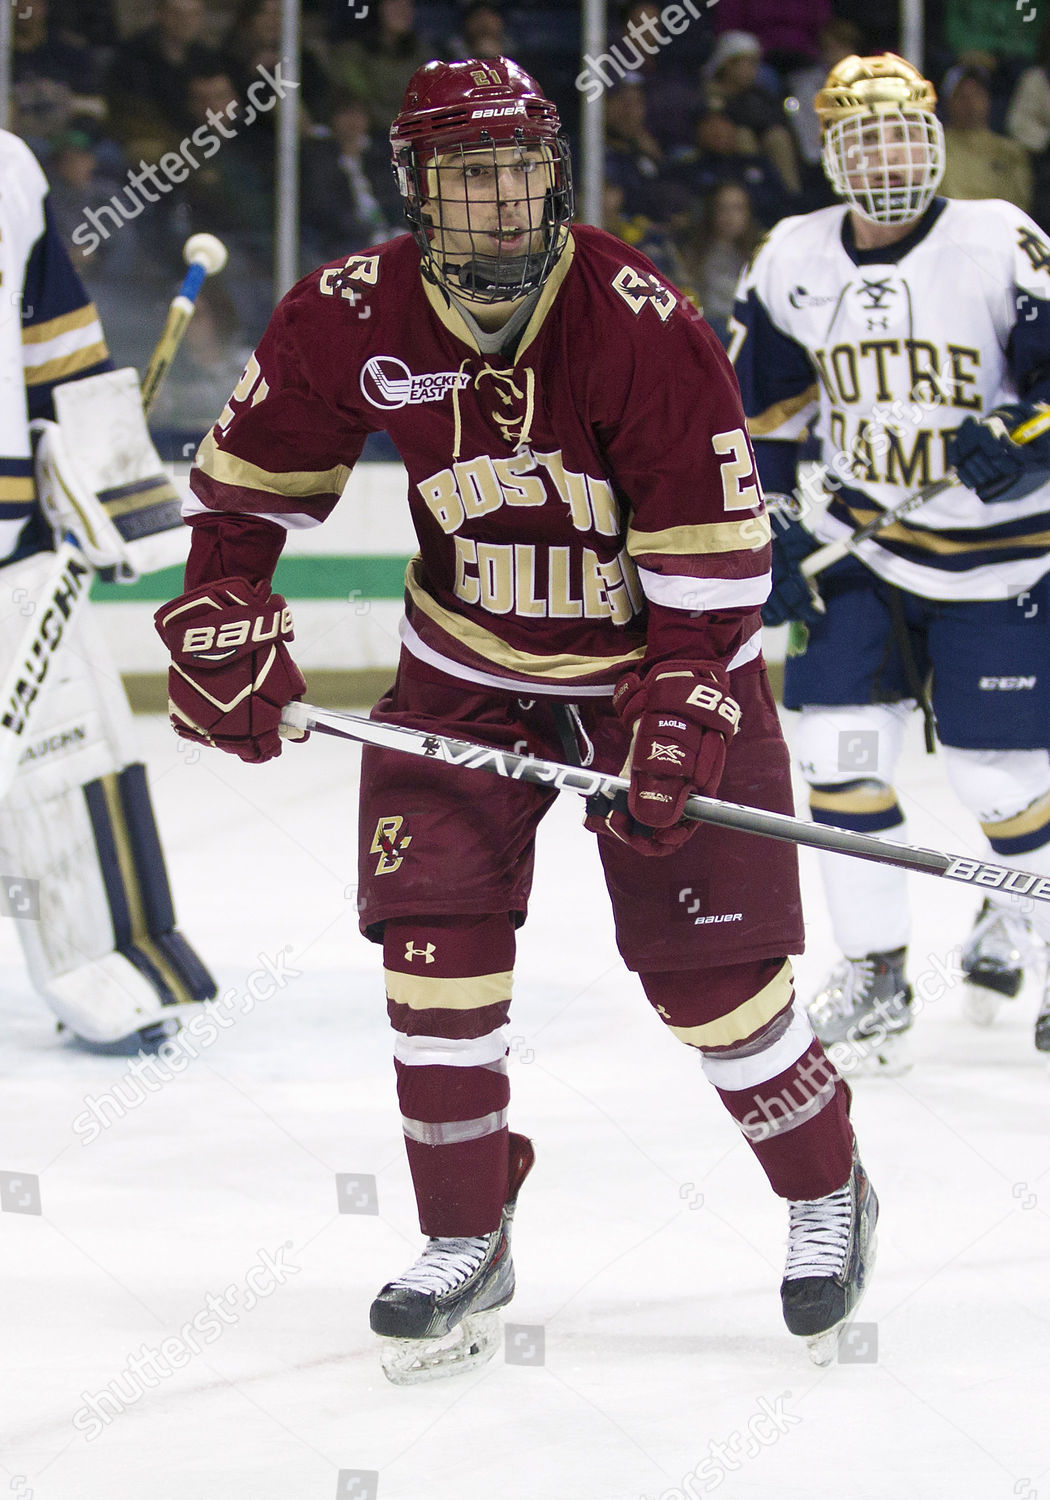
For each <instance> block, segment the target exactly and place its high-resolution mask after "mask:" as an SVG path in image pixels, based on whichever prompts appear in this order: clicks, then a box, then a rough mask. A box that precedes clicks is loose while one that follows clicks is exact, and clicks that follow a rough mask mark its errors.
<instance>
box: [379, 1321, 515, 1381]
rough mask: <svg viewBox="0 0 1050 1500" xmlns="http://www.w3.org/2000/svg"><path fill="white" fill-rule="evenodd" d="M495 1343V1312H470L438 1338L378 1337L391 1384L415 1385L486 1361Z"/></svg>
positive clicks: (497, 1340)
mask: <svg viewBox="0 0 1050 1500" xmlns="http://www.w3.org/2000/svg"><path fill="white" fill-rule="evenodd" d="M499 1343H500V1320H499V1316H498V1315H497V1314H496V1313H495V1312H483V1313H473V1314H472V1315H471V1316H469V1317H466V1318H464V1319H463V1321H462V1323H460V1324H458V1326H457V1327H455V1328H453V1330H452V1332H451V1333H446V1334H442V1335H441V1336H440V1337H438V1338H431V1339H390V1338H384V1339H381V1340H380V1350H379V1363H380V1365H381V1367H382V1370H383V1374H384V1375H385V1376H386V1378H387V1379H388V1380H389V1381H390V1383H391V1384H392V1385H419V1384H421V1383H422V1382H423V1381H424V1380H445V1379H447V1378H448V1377H449V1376H450V1375H460V1374H463V1373H465V1372H466V1371H467V1370H476V1369H477V1368H478V1367H479V1366H480V1365H484V1364H488V1362H489V1360H490V1359H491V1358H492V1356H493V1355H494V1354H495V1352H496V1350H497V1349H498V1348H499Z"/></svg>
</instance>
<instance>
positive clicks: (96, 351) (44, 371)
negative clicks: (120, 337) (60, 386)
mask: <svg viewBox="0 0 1050 1500" xmlns="http://www.w3.org/2000/svg"><path fill="white" fill-rule="evenodd" d="M108 358H109V350H108V349H107V348H106V343H105V340H104V339H100V340H99V342H98V343H97V344H88V345H87V347H86V348H84V349H74V350H73V353H72V354H63V355H62V356H61V357H60V358H59V359H49V360H47V361H46V362H45V363H44V364H42V365H26V367H25V381H26V385H47V384H49V383H50V382H51V381H54V380H68V378H69V377H70V376H71V375H75V374H76V373H77V371H78V370H87V369H90V367H91V366H92V365H98V364H101V363H102V361H103V360H104V359H108Z"/></svg>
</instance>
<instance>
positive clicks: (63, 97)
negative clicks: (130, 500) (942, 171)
mask: <svg viewBox="0 0 1050 1500" xmlns="http://www.w3.org/2000/svg"><path fill="white" fill-rule="evenodd" d="M4 4H5V0H0V17H2V26H0V109H5V110H6V119H7V121H8V128H9V129H11V130H14V131H15V132H16V133H17V134H19V135H21V136H22V137H24V138H25V140H26V141H28V142H29V144H30V146H31V147H32V149H33V151H34V152H35V153H36V154H37V156H38V158H39V160H40V162H41V164H42V166H43V167H44V170H45V171H46V173H47V175H48V177H49V180H50V183H51V199H52V205H53V209H54V213H55V215H56V217H57V220H58V223H59V225H60V226H61V230H62V233H63V235H64V236H65V238H66V241H67V244H68V246H69V249H70V252H71V255H72V258H73V262H74V264H75V265H76V267H77V269H78V271H79V272H80V274H81V276H82V277H83V278H84V281H85V282H86V283H87V285H88V288H89V290H90V291H91V293H92V294H93V296H94V298H95V300H96V302H97V304H98V307H99V310H100V313H101V316H102V321H103V326H104V327H105V330H106V334H107V337H108V340H109V344H110V347H111V350H112V352H113V355H114V358H115V360H116V362H117V364H118V365H125V364H130V365H134V366H136V367H137V368H138V369H139V370H140V371H141V370H143V369H144V368H145V366H146V363H147V361H148V358H149V354H150V351H151V349H152V346H153V343H154V342H155V340H156V338H157V336H158V334H159V331H160V328H161V326H162V323H163V319H164V312H165V308H166V306H167V303H168V301H169V300H170V298H171V296H172V295H173V292H174V289H175V287H176V285H177V283H178V280H179V277H180V275H181V268H182V260H181V251H182V245H183V243H184V242H185V240H186V238H187V237H188V236H189V235H190V234H192V233H194V232H197V231H209V232H211V233H213V234H217V235H219V236H220V237H221V238H222V239H223V240H224V241H225V243H226V244H227V246H228V247H229V251H230V262H229V267H228V269H227V270H226V272H225V273H224V274H223V275H222V276H219V277H216V278H214V279H213V280H211V281H209V282H208V283H207V284H206V285H205V288H204V291H203V292H202V294H201V297H200V301H199V304H198V310H197V313H196V316H195V318H194V319H193V321H192V323H191V324H190V327H189V331H188V333H187V336H186V339H185V342H184V345H183V347H182V349H181V351H180V353H179V356H178V359H177V361H176V363H175V366H174V368H173V370H172V372H171V375H170V377H169V380H168V384H167V387H166V389H165V391H164V392H163V394H162V396H161V399H160V402H159V403H158V406H157V408H156V411H155V413H154V416H153V419H152V426H153V431H154V437H155V441H156V442H157V445H158V448H159V449H160V451H161V454H162V457H163V458H164V459H165V460H166V461H167V462H168V463H169V464H170V465H171V466H172V471H173V473H175V474H176V477H177V478H179V479H184V477H185V471H186V469H187V468H188V461H189V458H190V457H191V456H192V454H193V453H194V451H195V449H196V447H197V445H198V443H199V441H200V439H201V437H202V435H203V434H204V432H205V431H206V430H207V429H208V428H209V427H210V425H211V424H212V422H213V421H214V420H215V418H216V417H217V415H218V414H219V412H220V411H221V410H222V407H223V406H224V404H225V402H226V399H227V397H228V395H229V393H230V391H231V389H232V387H233V386H234V384H235V383H236V381H237V378H238V376H239V374H240V372H241V370H242V368H243V366H244V363H245V360H246V358H247V356H248V354H249V353H250V351H251V349H252V347H253V345H254V344H255V342H256V341H257V339H258V338H259V335H260V334H261V332H262V330H263V328H264V326H265V324H266V321H267V318H268V316H269V314H270V311H271V309H272V307H273V305H274V302H275V301H276V300H277V298H278V297H279V296H280V295H281V293H282V292H283V291H284V290H286V289H287V287H288V286H289V285H290V284H291V283H292V281H294V280H295V279H296V277H297V276H299V275H302V274H305V273H306V272H307V271H309V270H311V269H312V268H313V267H315V266H317V265H319V264H320V263H322V262H324V261H327V260H333V259H342V258H344V257H345V256H347V255H348V254H350V253H351V252H354V251H358V250H361V249H364V248H365V247H367V246H369V245H373V244H376V243H380V242H382V241H383V240H385V239H388V238H390V237H391V236H392V235H395V234H398V233H401V232H402V231H403V222H402V219H401V213H400V205H399V200H398V196H397V192H396V189H395V184H394V181H393V176H392V173H391V169H390V155H389V145H388V140H387V136H388V132H389V128H390V122H391V120H392V118H393V115H394V114H395V113H396V111H397V108H398V105H399V102H400V99H401V96H402V94H403V91H404V88H405V85H406V83H407V82H408V79H409V78H410V77H411V75H412V73H413V72H414V71H415V69H416V68H417V67H418V66H419V65H420V64H421V63H423V62H425V61H427V60H428V59H430V58H433V57H442V58H448V59H453V58H463V57H471V56H477V57H485V56H494V55H498V54H500V53H503V54H505V55H507V56H510V57H512V58H514V59H515V60H516V61H518V62H519V63H520V64H521V65H522V66H523V67H525V68H526V69H527V70H528V71H529V72H531V73H532V74H533V75H534V76H535V77H536V78H537V80H538V81H539V82H540V84H541V85H542V87H543V88H544V90H545V91H546V92H547V93H548V94H549V95H550V96H551V97H552V98H553V99H555V100H556V102H557V104H558V106H559V109H560V112H561V116H562V120H563V123H564V127H565V130H566V132H567V134H568V135H569V137H570V140H571V141H572V144H573V147H574V155H575V161H576V175H577V179H578V181H579V183H580V185H581V192H580V217H581V218H586V219H588V220H590V221H591V222H600V223H602V224H603V225H604V226H605V228H606V229H608V230H610V231H611V232H612V233H613V234H615V235H617V236H619V237H620V238H621V239H623V240H624V241H626V242H627V243H629V244H631V245H634V246H636V247H638V248H640V249H641V250H642V251H644V252H645V254H647V255H648V256H650V257H651V259H652V260H653V261H654V262H655V264H656V266H657V268H658V269H659V270H660V271H661V272H662V273H663V274H665V275H666V276H667V277H669V278H670V279H671V280H672V281H674V282H675V283H676V284H677V285H679V286H680V287H681V288H682V289H683V290H684V291H685V292H686V293H687V295H689V296H690V297H692V298H693V299H694V300H695V301H696V302H697V304H698V305H700V306H702V307H703V309H704V312H705V315H706V316H707V318H708V319H709V321H710V322H711V323H712V325H713V326H714V328H715V329H716V331H717V332H718V333H719V336H720V337H722V338H723V339H725V337H726V324H727V319H728V316H729V313H730V310H731V307H732V299H733V288H734V285H735V283H736V280H737V277H738V275H739V273H740V271H741V269H742V267H743V265H744V264H745V263H746V261H747V258H748V257H749V255H750V253H751V251H752V250H753V248H754V246H755V244H756V243H757V241H758V239H759V238H760V237H761V235H762V234H763V233H764V231H765V230H766V229H768V228H769V227H770V226H771V225H773V224H774V223H776V221H777V220H778V219H780V218H781V217H783V216H784V215H786V214H794V213H800V212H805V211H808V210H809V209H812V208H816V207H820V206H821V205H823V204H826V203H829V202H831V201H833V199H832V197H831V195H830V191H829V189H828V186H827V184H826V182H825V180H824V177H823V173H822V171H821V168H820V161H819V156H820V140H819V134H818V131H817V126H816V118H815V115H814V113H813V98H814V95H815V93H816V91H817V89H818V88H819V87H820V86H821V84H822V83H823V80H824V78H825V76H826V74H827V72H828V70H829V69H830V68H831V67H832V66H833V65H834V64H835V63H836V62H838V61H839V60H840V59H841V58H843V57H846V56H848V55H849V54H850V53H853V52H859V53H862V54H863V53H867V52H874V51H882V50H887V49H888V50H894V51H899V52H902V53H904V54H905V55H907V56H908V57H909V58H910V60H911V61H912V62H914V63H916V64H917V65H918V66H919V67H920V68H922V69H923V70H924V72H925V73H926V74H927V76H928V77H930V78H931V79H932V80H933V82H934V84H935V85H936V87H937V90H938V93H939V96H940V109H941V113H942V115H943V119H944V124H945V128H946V136H947V160H948V168H947V174H946V176H945V180H944V184H943V188H942V191H943V192H944V193H946V194H947V195H948V196H954V197H967V198H984V197H997V198H1007V199H1009V200H1010V201H1011V202H1014V203H1016V204H1018V205H1019V206H1020V207H1022V208H1024V209H1026V210H1027V211H1028V212H1030V213H1031V214H1032V215H1033V217H1034V218H1035V219H1036V220H1037V222H1038V223H1040V224H1041V225H1042V226H1043V227H1044V228H1045V229H1048V230H1050V5H1048V4H1047V3H1046V0H1017V3H1013V0H925V3H923V0H707V3H706V4H705V3H704V0H683V3H679V4H665V5H658V4H655V3H652V0H643V3H639V4H625V5H616V4H606V3H605V0H585V3H583V4H575V5H574V4H558V3H554V0H518V3H506V4H496V3H487V0H485V3H478V0H475V3H469V4H455V3H431V0H240V3H236V0H228V3H219V0H209V3H208V4H207V5H205V3H204V0H10V5H9V9H6V10H5V8H4ZM296 82H297V83H298V85H299V86H298V87H292V86H291V85H292V84H294V83H296ZM282 96H283V97H282ZM369 462H371V463H372V464H374V465H377V466H378V468H377V470H376V472H374V473H369V472H368V464H369ZM355 486H356V488H357V489H358V490H359V492H360V497H361V498H360V500H359V503H358V505H357V507H356V509H354V508H352V507H349V506H346V505H344V506H341V507H340V508H339V511H338V512H337V514H336V517H334V518H333V521H332V522H330V523H329V525H328V526H326V527H325V528H324V529H323V541H321V542H320V543H318V542H317V540H316V539H314V538H309V539H297V541H296V544H295V548H296V549H297V550H298V551H299V552H304V553H306V554H309V555H310V556H311V557H312V559H313V560H312V563H311V566H310V567H309V568H308V569H300V570H299V571H298V573H296V574H295V576H294V577H289V575H288V568H289V567H290V566H291V567H293V572H294V562H295V559H294V557H289V560H288V562H287V563H286V564H285V565H284V566H285V575H284V577H283V578H282V582H283V584H284V586H285V588H286V591H288V592H290V593H291V594H292V595H293V597H296V598H304V599H312V600H315V601H319V600H328V601H329V602H336V601H338V602H341V603H342V604H344V605H345V602H346V600H347V599H350V600H352V601H356V602H357V606H358V612H359V614H360V615H361V616H362V617H363V616H368V617H369V618H368V619H366V620H364V623H363V624H362V621H361V620H360V619H359V620H358V621H357V622H356V626H355V630H354V633H353V638H354V640H355V641H356V642H358V643H360V642H362V641H369V640H370V641H371V644H366V645H361V644H357V645H353V646H350V645H349V644H347V643H345V642H343V643H342V644H339V645H337V644H336V642H337V640H340V641H341V632H340V630H339V628H338V627H337V626H335V625H334V623H333V621H332V620H329V619H327V617H326V618H325V619H324V620H323V621H322V626H323V628H321V635H322V636H323V637H324V645H323V647H321V648H319V649H320V654H319V657H318V660H317V662H316V663H315V665H320V666H324V667H333V668H336V667H338V668H343V667H354V668H360V667H363V666H379V667H386V666H387V665H389V664H392V663H393V661H394V660H395V659H396V617H397V614H398V613H399V605H398V600H399V598H400V594H401V579H402V574H403V565H404V559H405V557H406V556H407V554H408V553H409V552H410V551H411V550H413V544H412V538H411V534H410V532H409V531H408V529H407V517H406V516H405V514H404V512H405V507H404V506H403V505H398V506H391V505H390V503H389V501H390V498H391V497H392V496H394V497H396V496H403V494H404V471H403V470H402V469H401V467H400V464H399V463H398V461H397V455H396V454H395V453H394V452H393V450H392V448H391V447H390V446H389V445H388V444H386V442H385V439H383V438H382V437H379V438H376V439H372V440H370V442H369V445H368V448H367V449H366V453H365V462H364V463H363V464H362V465H361V466H359V471H358V475H356V476H355V478H354V479H353V480H352V481H351V487H352V488H353V487H355ZM344 511H347V512H351V511H352V514H347V515H346V516H344V515H343V514H342V513H343V512H344ZM321 558H327V559H328V560H329V563H330V566H329V567H328V569H327V571H326V570H325V569H323V568H321V567H319V565H318V560H319V559H321ZM170 582H171V580H169V579H166V578H163V577H160V576H159V575H158V576H157V577H155V579H154V581H153V582H152V583H151V581H150V580H145V581H144V583H145V587H144V589H143V591H142V592H141V594H140V596H137V597H140V598H141V599H142V601H143V602H145V601H146V600H148V599H150V598H153V599H160V598H165V597H168V595H167V593H166V592H165V590H166V589H168V587H169V584H170ZM176 591H177V590H176ZM111 592H112V591H111ZM103 593H104V591H103ZM113 597H117V596H116V594H115V592H113ZM119 597H120V599H121V602H122V603H124V604H128V603H131V602H132V599H133V597H136V596H133V595H132V594H129V593H128V592H127V591H124V592H122V593H121V594H120V596H119ZM364 605H367V606H368V607H367V608H364ZM388 606H389V608H388ZM388 617H389V618H388ZM320 618H321V616H319V619H320ZM297 619H298V616H297ZM125 623H130V620H129V619H128V617H126V616H125ZM370 632H371V635H370ZM120 633H121V634H122V635H124V634H125V633H124V632H123V631H122V632H120ZM151 634H152V633H151V632H150V635H151ZM373 636H374V639H372V637H373ZM151 644H152V643H151ZM140 646H141V650H142V652H144V653H145V657H144V658H143V660H142V661H140V660H139V658H138V656H137V655H136V654H135V652H132V653H131V655H130V657H127V658H126V659H125V661H124V665H125V666H126V667H127V668H128V669H129V670H131V671H134V670H142V669H144V668H145V667H148V666H152V665H153V662H152V658H151V657H150V656H149V652H150V646H148V645H146V644H145V641H144V640H143V641H141V642H140ZM147 658H148V659H147ZM306 664H307V665H309V662H307V663H306Z"/></svg>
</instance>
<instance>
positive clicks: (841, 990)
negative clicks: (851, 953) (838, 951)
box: [811, 958, 875, 1021]
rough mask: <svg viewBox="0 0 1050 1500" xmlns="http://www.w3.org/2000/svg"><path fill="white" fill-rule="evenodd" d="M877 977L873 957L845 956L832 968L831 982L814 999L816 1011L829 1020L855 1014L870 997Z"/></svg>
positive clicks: (813, 1007) (829, 977) (813, 1009)
mask: <svg viewBox="0 0 1050 1500" xmlns="http://www.w3.org/2000/svg"><path fill="white" fill-rule="evenodd" d="M874 979H875V964H874V961H873V960H872V959H870V958H844V959H843V960H842V962H841V963H840V964H837V965H836V966H835V968H834V969H832V971H831V973H830V975H829V976H828V982H827V984H826V985H825V986H824V988H823V990H822V991H821V992H820V994H819V995H818V996H817V998H816V999H815V1000H814V1002H813V1005H812V1007H811V1009H812V1011H813V1013H814V1014H815V1015H816V1014H819V1016H820V1017H821V1018H822V1019H825V1020H828V1021H830V1020H832V1019H834V1018H835V1017H838V1016H851V1015H852V1014H853V1012H854V1011H855V1010H857V1009H858V1008H859V1006H860V1004H862V1003H863V1001H864V1000H865V999H866V998H867V994H868V991H869V990H870V988H871V985H872V983H873V981H874Z"/></svg>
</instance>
